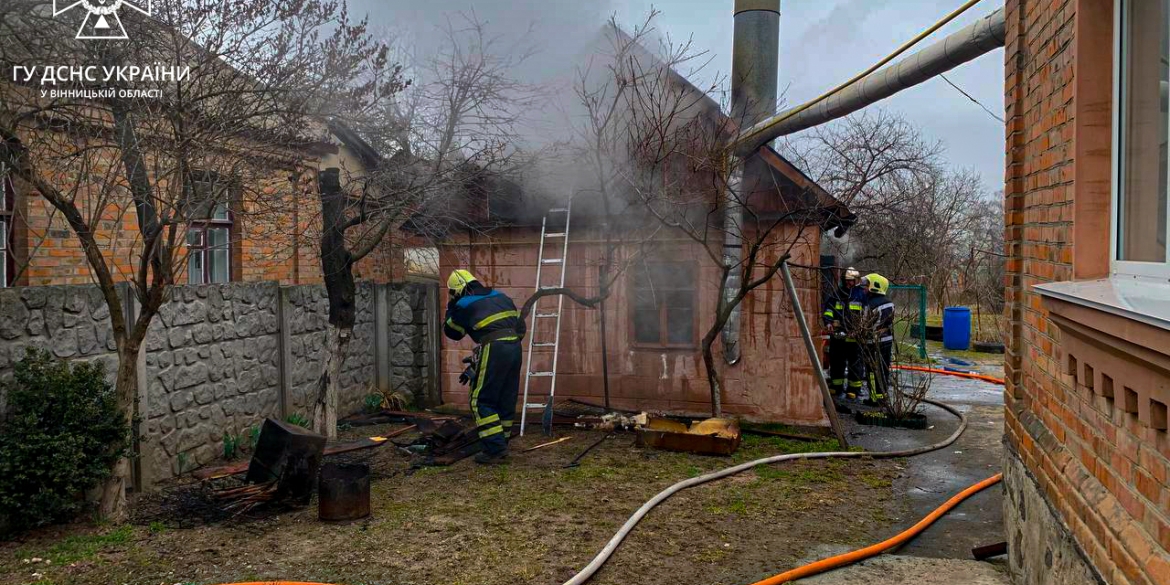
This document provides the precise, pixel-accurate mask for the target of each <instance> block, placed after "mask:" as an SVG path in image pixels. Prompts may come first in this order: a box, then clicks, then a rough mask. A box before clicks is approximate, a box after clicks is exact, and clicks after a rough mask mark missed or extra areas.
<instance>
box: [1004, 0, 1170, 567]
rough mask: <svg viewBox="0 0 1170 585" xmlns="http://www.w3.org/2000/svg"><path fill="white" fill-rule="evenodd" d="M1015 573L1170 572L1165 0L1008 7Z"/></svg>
mask: <svg viewBox="0 0 1170 585" xmlns="http://www.w3.org/2000/svg"><path fill="white" fill-rule="evenodd" d="M1006 4H1007V6H1006V15H1007V43H1006V54H1005V75H1006V87H1005V102H1006V108H1007V115H1008V117H1007V120H1008V121H1007V136H1006V139H1007V144H1006V153H1007V173H1006V188H1005V205H1006V212H1007V213H1006V216H1007V231H1006V241H1007V250H1008V254H1009V258H1008V277H1007V283H1006V285H1007V301H1008V303H1007V309H1006V311H1007V316H1008V318H1009V319H1010V323H1011V327H1010V333H1009V336H1008V339H1007V347H1008V354H1007V362H1006V378H1007V388H1006V391H1005V402H1006V438H1005V446H1006V451H1005V465H1004V468H1005V469H1004V471H1005V488H1006V495H1007V497H1006V498H1005V516H1006V524H1007V540H1008V547H1009V556H1010V569H1011V573H1012V577H1013V580H1014V581H1015V582H1017V583H1026V584H1034V583H1093V582H1105V583H1134V584H1137V583H1143V584H1154V583H1170V436H1168V435H1167V407H1168V405H1170V263H1168V260H1170V258H1168V254H1170V250H1168V248H1167V241H1168V237H1167V236H1168V235H1170V233H1168V231H1167V230H1168V228H1167V222H1166V208H1167V205H1168V201H1167V199H1168V198H1167V184H1168V176H1167V172H1168V171H1167V126H1168V123H1170V116H1168V114H1167V106H1166V95H1167V90H1166V88H1167V85H1168V81H1170V66H1168V65H1167V62H1168V61H1167V57H1168V55H1167V46H1168V39H1170V6H1168V4H1167V3H1166V2H1161V1H1145V0H1054V1H1044V2H1039V1H1036V0H1008V1H1007V3H1006Z"/></svg>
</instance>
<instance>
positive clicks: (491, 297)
mask: <svg viewBox="0 0 1170 585" xmlns="http://www.w3.org/2000/svg"><path fill="white" fill-rule="evenodd" d="M478 292H482V294H467V295H464V296H462V297H460V298H459V300H457V301H455V302H454V303H449V304H448V305H447V315H446V318H445V319H444V320H443V334H444V335H446V336H447V337H449V338H451V339H454V340H455V341H459V340H460V339H463V337H464V336H465V335H470V336H471V339H472V341H474V342H476V343H480V340H481V339H483V338H484V337H486V336H487V335H488V334H490V333H492V332H495V331H500V330H505V329H507V330H512V331H515V332H516V336H515V339H519V338H520V337H523V336H524V331H525V327H524V321H522V320H521V319H520V311H518V310H517V309H516V305H515V304H514V303H513V302H512V299H510V298H508V295H506V294H504V293H502V292H500V291H497V290H490V289H482V290H481V291H478ZM513 340H514V339H512V338H511V336H508V337H503V338H501V339H498V340H497V341H513Z"/></svg>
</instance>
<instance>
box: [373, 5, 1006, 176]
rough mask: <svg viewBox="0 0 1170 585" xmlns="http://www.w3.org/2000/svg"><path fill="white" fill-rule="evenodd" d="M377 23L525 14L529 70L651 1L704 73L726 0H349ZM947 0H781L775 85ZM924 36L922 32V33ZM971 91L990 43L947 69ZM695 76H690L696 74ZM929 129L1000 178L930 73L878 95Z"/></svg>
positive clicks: (992, 103) (721, 53)
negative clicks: (459, 14) (530, 39)
mask: <svg viewBox="0 0 1170 585" xmlns="http://www.w3.org/2000/svg"><path fill="white" fill-rule="evenodd" d="M350 3H351V7H352V9H353V10H354V11H355V12H369V13H370V16H371V21H372V22H373V23H374V24H375V25H378V26H385V27H390V28H392V29H394V30H398V31H405V33H406V34H407V35H409V36H410V37H412V40H413V42H414V44H416V45H417V46H418V47H419V48H420V50H421V51H426V50H427V49H428V46H429V45H430V44H431V43H433V42H434V41H433V39H434V30H435V26H436V25H438V24H441V23H442V22H443V18H445V14H447V13H450V12H454V11H461V10H469V9H471V8H472V7H474V9H475V11H476V13H477V14H478V15H479V17H480V18H481V19H483V20H486V21H488V23H489V25H490V27H491V30H492V31H493V32H496V33H498V34H501V35H504V36H506V37H507V36H513V37H514V36H517V35H520V34H522V33H523V32H524V31H525V30H526V29H527V28H528V26H529V25H530V24H535V27H534V32H535V38H534V41H535V42H536V43H537V45H538V46H539V47H540V49H541V51H542V52H541V53H540V54H539V55H538V56H537V57H536V58H535V59H534V60H533V61H532V62H531V63H530V64H529V67H528V68H527V70H526V71H525V72H524V74H525V76H527V77H529V78H530V79H532V80H548V79H555V78H562V79H563V78H564V77H565V75H566V74H568V75H571V70H572V68H573V66H574V63H573V61H574V58H575V57H576V56H577V55H579V54H580V53H579V52H580V50H581V47H582V46H584V45H585V44H586V43H587V42H588V41H589V40H590V39H592V38H593V35H595V34H596V33H597V31H598V30H599V28H600V26H601V25H602V24H603V23H604V21H605V19H606V18H608V17H609V15H611V14H616V16H617V18H618V21H619V22H620V23H621V24H622V25H624V26H626V27H632V26H633V25H634V24H637V23H640V22H642V21H643V20H644V19H645V17H646V14H647V13H648V11H649V10H650V8H651V6H654V7H655V8H657V9H658V10H660V11H661V12H662V14H661V16H660V17H659V18H658V20H657V27H658V28H659V29H660V31H661V32H662V33H664V34H668V35H670V36H671V37H672V38H674V39H685V38H686V37H688V36H691V35H693V38H694V46H695V47H696V48H698V49H702V50H706V51H709V56H710V57H711V59H712V60H711V63H710V65H708V67H707V69H705V70H704V77H706V76H709V75H713V74H714V73H715V72H719V73H721V74H724V75H726V74H727V73H728V72H729V70H730V67H731V55H730V50H731V35H732V15H731V10H732V5H733V2H732V1H731V0H655V1H651V0H593V1H574V0H557V1H552V0H350ZM960 3H961V2H960V1H959V0H783V7H782V12H783V15H782V17H781V24H780V51H781V53H780V91H781V92H782V93H783V94H784V95H785V98H786V100H787V103H788V104H798V103H800V102H803V101H805V100H808V99H811V98H814V97H816V96H818V95H820V94H821V93H822V92H823V91H825V90H827V89H829V88H830V87H832V86H833V85H835V84H837V83H840V82H842V81H844V80H846V79H848V78H849V77H851V76H853V75H854V74H856V73H858V72H860V71H862V70H863V69H865V68H866V67H868V66H870V65H871V64H873V63H874V62H876V61H877V60H879V59H880V58H882V57H884V56H885V55H886V54H888V53H889V52H891V51H893V50H894V49H895V48H896V47H897V46H899V45H900V44H901V43H902V42H904V41H906V40H907V39H909V38H911V37H913V36H914V35H915V34H917V33H918V32H920V31H921V30H922V29H924V28H926V27H928V26H930V25H931V24H933V23H934V22H935V21H936V20H938V19H939V18H941V17H942V16H944V15H946V14H947V13H949V12H950V11H951V10H953V9H954V8H955V7H956V6H958V5H959V4H960ZM1002 4H1003V3H1002V2H997V1H996V0H989V1H987V2H984V3H981V4H979V5H976V6H975V7H974V8H972V9H971V10H970V11H968V13H967V14H965V15H963V16H961V17H960V18H959V19H957V20H956V21H955V22H953V23H951V24H950V25H948V26H947V27H946V28H944V29H943V30H941V31H939V32H938V33H935V35H936V36H935V37H931V38H932V39H934V38H941V36H943V35H945V34H948V33H950V32H953V31H954V30H956V29H958V28H961V27H963V26H965V25H967V24H969V23H971V22H972V21H974V20H976V19H977V18H979V17H981V16H984V15H986V14H988V13H990V12H991V11H992V10H995V9H996V8H999V7H1000V6H1002ZM927 42H929V40H928V41H927ZM948 77H949V78H950V79H951V81H953V82H954V83H956V84H957V85H959V86H960V87H962V88H963V89H964V90H966V91H967V92H968V93H970V94H971V95H973V96H974V97H975V98H976V99H978V100H979V101H980V102H982V103H983V104H984V105H986V106H987V107H988V108H990V109H991V110H992V111H994V112H996V113H998V114H1001V115H1002V110H1003V51H1002V50H1000V51H995V52H993V53H991V54H989V55H986V56H984V57H983V58H981V59H979V60H977V61H975V62H973V63H969V64H967V65H965V66H963V67H960V68H959V69H956V70H955V71H952V72H951V73H949V74H948ZM697 81H698V80H697ZM882 107H884V108H886V109H888V110H890V111H893V112H896V113H898V114H900V115H902V116H904V117H905V118H906V119H907V120H909V121H910V122H912V123H913V124H915V125H917V126H918V127H919V128H921V129H922V131H923V133H924V134H925V135H926V136H927V137H930V138H933V139H937V140H941V141H942V143H943V145H944V146H945V147H946V150H947V152H946V155H947V158H948V160H949V161H950V162H951V163H952V164H953V165H955V166H962V167H973V168H975V169H976V170H977V171H978V172H979V173H980V175H982V177H983V179H984V183H985V184H986V187H987V189H988V190H998V189H1001V188H1002V187H1003V174H1004V164H1003V147H1004V139H1003V125H1002V124H1001V123H999V122H998V121H997V120H995V119H993V118H992V117H991V116H990V115H988V114H987V112H984V111H983V110H982V109H980V108H979V106H977V105H975V104H973V103H971V102H970V101H968V99H967V98H966V97H963V95H961V94H960V93H959V92H958V91H956V90H955V89H953V88H951V87H950V86H949V85H947V84H946V82H945V81H943V80H941V79H934V80H931V81H929V82H927V83H926V84H924V85H921V86H919V87H916V88H913V89H911V90H908V91H905V92H903V93H901V94H899V95H897V96H894V97H893V98H890V99H889V100H886V101H884V102H882Z"/></svg>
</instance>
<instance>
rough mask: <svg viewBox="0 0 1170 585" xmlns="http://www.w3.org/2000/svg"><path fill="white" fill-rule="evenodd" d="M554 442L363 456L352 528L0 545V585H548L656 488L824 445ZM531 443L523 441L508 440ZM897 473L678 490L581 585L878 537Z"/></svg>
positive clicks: (818, 466)
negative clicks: (705, 451) (365, 481)
mask: <svg viewBox="0 0 1170 585" xmlns="http://www.w3.org/2000/svg"><path fill="white" fill-rule="evenodd" d="M387 430H389V429H387V428H380V427H367V428H365V429H363V430H362V432H364V433H377V432H386V431H387ZM562 434H567V435H568V436H571V437H572V439H571V440H569V441H565V442H563V443H559V444H557V445H554V446H551V447H548V448H544V449H541V450H538V451H533V452H530V453H516V454H515V455H514V457H513V461H512V462H511V463H510V464H507V465H503V466H497V467H482V466H478V465H476V464H475V463H473V462H472V461H470V460H464V461H462V462H460V463H458V464H456V465H453V466H451V467H446V468H427V469H423V470H421V471H417V472H415V473H413V474H407V473H405V472H406V470H407V468H408V466H409V461H408V459H407V458H406V457H405V456H403V455H400V454H399V453H397V452H395V451H394V450H392V449H389V448H381V449H378V450H375V451H372V452H371V453H372V458H371V460H370V463H371V465H372V466H373V467H374V469H375V472H376V479H375V480H374V482H373V485H372V506H373V515H372V516H371V517H370V518H369V519H367V520H364V521H360V522H355V523H350V524H324V523H321V522H318V521H317V519H316V507H315V503H314V505H312V506H310V507H308V508H304V509H300V510H294V511H286V512H283V513H280V514H279V515H269V516H267V517H262V518H259V519H251V520H241V521H234V522H227V523H220V524H213V525H202V526H198V527H195V528H176V527H175V526H176V525H177V524H178V523H177V522H175V521H173V520H178V519H170V520H168V519H155V520H153V521H150V522H140V523H139V524H137V525H125V526H93V525H85V524H79V525H73V526H66V527H56V528H51V529H47V530H44V531H41V532H38V533H34V534H30V535H26V536H24V537H23V538H22V539H20V540H18V541H16V542H8V543H3V544H0V583H4V584H9V583H12V584H15V583H29V582H36V583H42V584H50V583H94V584H103V585H104V584H107V583H135V584H137V583H142V584H159V583H166V584H168V585H172V584H175V583H198V584H203V583H220V582H230V581H254V580H272V579H286V580H303V581H323V582H332V583H346V584H349V585H358V584H363V583H370V584H373V583H378V584H390V583H394V584H396V585H409V584H435V585H440V584H441V585H459V584H466V585H472V584H474V585H495V584H499V585H504V584H518V583H560V582H562V581H564V580H565V579H567V578H568V577H570V576H571V575H572V574H573V573H575V572H576V571H577V570H579V569H580V568H581V567H583V566H584V565H585V564H586V563H587V562H588V561H589V560H590V559H591V558H592V557H593V555H594V554H596V553H597V551H599V550H600V549H601V547H602V546H603V545H604V543H605V542H606V541H607V540H608V539H609V538H610V536H612V534H613V532H614V531H615V530H616V529H617V528H618V527H619V526H620V525H621V523H623V522H624V521H625V520H626V518H627V517H628V516H629V515H630V514H631V513H632V512H633V511H634V510H635V509H637V508H638V507H639V506H640V505H641V504H642V502H644V501H645V500H646V499H648V498H649V497H651V496H652V495H654V494H655V493H657V492H658V491H660V490H661V489H663V488H664V487H666V486H667V485H670V484H672V483H674V482H676V481H678V480H680V479H684V478H687V477H694V476H697V475H699V474H702V473H706V472H709V471H712V470H715V469H719V468H722V467H725V466H728V465H731V464H733V463H738V462H742V461H747V460H750V459H755V458H758V457H762V456H766V455H772V454H777V453H784V452H795V451H823V450H833V449H835V448H836V443H835V441H832V440H826V441H821V442H815V443H809V442H799V441H790V440H785V439H781V438H772V437H756V436H752V435H747V436H745V437H744V444H743V446H742V448H741V449H740V450H739V452H737V453H736V454H734V455H733V456H731V457H707V456H698V455H689V454H682V453H668V452H662V451H655V450H650V449H641V448H636V447H634V446H633V445H632V442H633V435H631V434H618V435H617V436H616V437H615V438H612V439H610V440H608V441H605V442H604V443H602V444H601V446H599V447H598V448H597V449H595V450H594V451H593V452H591V453H590V454H589V455H588V456H587V457H586V458H585V459H584V460H583V461H582V463H581V465H580V467H576V468H571V469H566V468H564V464H565V463H567V462H568V461H569V460H571V459H572V458H573V457H574V456H575V455H576V454H577V453H579V452H580V451H581V450H582V449H584V448H585V447H586V446H588V445H589V444H590V443H591V442H593V441H594V440H596V439H597V438H599V437H601V434H599V433H597V432H592V431H580V430H566V431H562ZM545 440H546V439H545V438H544V437H542V436H540V435H539V433H537V434H536V435H535V436H533V435H530V436H526V437H524V438H522V439H517V440H516V441H514V445H515V446H516V447H518V448H523V447H525V446H530V445H535V444H538V443H541V442H544V441H545ZM518 450H519V449H517V451H518ZM900 469H901V463H900V462H898V461H893V460H883V461H870V460H860V459H859V460H848V461H846V460H836V461H809V462H795V463H791V464H782V465H779V466H773V467H767V468H758V469H756V470H754V471H750V472H746V473H743V474H740V475H738V476H735V477H732V478H727V479H724V480H722V481H718V482H714V483H711V484H707V485H704V486H700V487H697V488H694V489H692V490H688V491H685V492H683V493H681V494H679V495H678V496H675V497H674V498H672V499H670V500H667V501H666V502H665V503H663V504H662V505H660V506H659V507H658V508H657V509H656V510H655V511H654V512H652V513H651V514H650V516H649V517H648V518H647V519H646V520H645V521H643V523H642V524H641V525H639V526H638V528H637V529H635V531H634V532H633V534H632V535H631V537H630V538H629V539H627V541H626V543H625V544H623V545H622V547H621V548H620V549H618V552H617V554H616V555H615V556H614V557H613V559H612V560H611V561H610V563H609V564H608V565H607V566H606V568H605V569H603V570H602V571H601V572H600V573H599V574H598V576H597V577H596V578H595V580H594V583H598V584H628V583H649V584H654V583H663V584H665V583H678V582H695V583H704V584H720V583H727V584H731V583H736V584H741V583H744V582H752V581H754V580H757V579H760V578H763V577H765V576H769V575H771V574H774V573H776V572H779V571H781V570H783V569H785V568H788V567H791V566H792V565H793V564H795V563H796V561H797V560H799V559H800V558H802V557H804V556H805V555H806V554H808V553H809V552H810V551H811V550H812V548H813V547H815V546H816V545H818V544H842V545H859V544H865V543H870V542H873V541H875V540H880V539H881V538H884V537H886V536H888V535H889V533H890V529H891V526H892V524H894V523H895V522H896V521H897V518H896V517H897V516H898V515H899V514H902V513H904V510H901V509H900V508H899V506H901V504H899V503H898V500H897V498H894V497H892V496H893V493H892V492H893V488H892V482H893V479H894V478H896V477H897V476H898V475H899V470H900ZM34 558H35V559H40V560H38V561H36V562H34V561H33V560H32V559H34ZM46 561H47V562H46Z"/></svg>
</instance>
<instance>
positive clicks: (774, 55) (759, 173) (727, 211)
mask: <svg viewBox="0 0 1170 585" xmlns="http://www.w3.org/2000/svg"><path fill="white" fill-rule="evenodd" d="M734 14H735V16H734V18H735V37H734V41H733V47H732V52H731V117H732V119H733V120H735V122H736V124H738V125H739V126H740V127H741V128H743V127H747V126H751V125H753V124H757V123H759V122H761V121H762V120H764V119H765V118H767V117H768V115H770V114H771V113H772V112H774V111H775V108H776V83H777V79H778V77H779V67H780V0H735V12H734ZM766 173H767V166H766V165H765V164H764V162H763V161H762V160H760V159H759V158H748V159H745V160H743V161H741V162H740V164H738V165H737V168H735V169H733V170H732V173H731V180H730V185H729V193H728V197H727V200H726V201H725V204H724V208H723V230H724V241H723V262H724V264H725V265H726V266H729V267H731V272H730V274H729V275H728V278H727V282H726V284H725V285H724V287H723V297H724V299H726V300H727V301H728V302H730V301H731V300H732V299H733V298H734V297H735V295H736V294H737V293H738V292H739V288H740V285H741V280H742V279H741V278H740V271H741V266H740V264H741V263H742V262H743V232H742V229H743V218H744V213H743V202H744V199H746V195H747V194H748V193H751V192H752V191H753V190H754V189H755V188H756V186H757V185H759V184H761V182H762V181H763V180H764V177H765V176H766ZM740 315H741V310H740V307H739V306H736V307H735V308H734V309H733V310H732V312H731V315H730V316H729V317H728V319H727V324H726V325H724V327H723V332H722V333H723V336H722V339H723V359H724V360H725V361H726V362H727V363H729V364H734V363H736V362H738V361H739V355H740V354H739V329H740V320H741V319H740ZM713 391H714V389H713Z"/></svg>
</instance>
